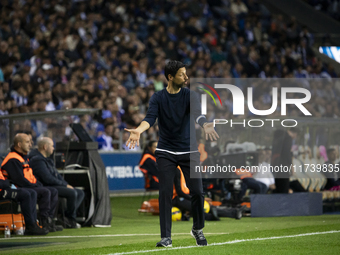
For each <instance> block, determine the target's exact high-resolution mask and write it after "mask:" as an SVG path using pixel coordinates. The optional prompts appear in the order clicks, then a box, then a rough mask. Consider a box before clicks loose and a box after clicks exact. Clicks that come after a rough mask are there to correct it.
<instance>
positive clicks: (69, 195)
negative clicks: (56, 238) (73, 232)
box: [53, 186, 85, 221]
mask: <svg viewBox="0 0 340 255" xmlns="http://www.w3.org/2000/svg"><path fill="white" fill-rule="evenodd" d="M53 188H55V189H57V190H58V194H59V197H62V198H66V200H67V205H66V206H67V209H66V211H65V216H66V217H67V218H69V219H72V220H74V221H75V220H76V216H77V209H78V207H79V206H80V204H81V202H82V201H83V199H84V196H85V194H84V191H82V190H80V189H76V188H74V189H69V188H67V187H62V186H53Z"/></svg>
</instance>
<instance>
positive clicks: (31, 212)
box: [0, 171, 48, 235]
mask: <svg viewBox="0 0 340 255" xmlns="http://www.w3.org/2000/svg"><path fill="white" fill-rule="evenodd" d="M5 199H11V200H13V201H15V202H19V203H20V207H21V212H22V215H23V216H24V220H25V226H26V229H25V235H46V234H48V231H47V230H46V229H45V228H39V226H38V225H37V216H36V215H37V212H36V204H37V193H36V192H35V191H34V190H30V189H25V188H18V189H12V188H11V186H10V182H9V180H7V179H6V178H5V177H4V176H3V174H2V172H1V171H0V201H1V200H5Z"/></svg>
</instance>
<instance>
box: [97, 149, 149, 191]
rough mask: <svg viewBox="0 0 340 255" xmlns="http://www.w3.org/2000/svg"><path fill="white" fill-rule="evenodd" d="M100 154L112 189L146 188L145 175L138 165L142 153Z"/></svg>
mask: <svg viewBox="0 0 340 255" xmlns="http://www.w3.org/2000/svg"><path fill="white" fill-rule="evenodd" d="M100 156H101V158H102V160H103V162H104V164H105V171H106V176H107V180H108V183H109V190H110V191H114V190H133V189H144V175H143V173H142V171H140V169H139V166H138V163H139V160H140V158H141V153H100Z"/></svg>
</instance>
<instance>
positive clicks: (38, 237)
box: [0, 233, 229, 241]
mask: <svg viewBox="0 0 340 255" xmlns="http://www.w3.org/2000/svg"><path fill="white" fill-rule="evenodd" d="M204 234H205V235H228V234H229V233H204ZM172 235H173V236H176V235H190V233H173V234H172ZM124 236H159V234H116V235H88V236H24V237H13V238H11V240H24V239H57V238H59V239H60V238H79V237H82V238H84V237H91V238H92V237H124ZM3 240H8V239H5V238H0V241H3Z"/></svg>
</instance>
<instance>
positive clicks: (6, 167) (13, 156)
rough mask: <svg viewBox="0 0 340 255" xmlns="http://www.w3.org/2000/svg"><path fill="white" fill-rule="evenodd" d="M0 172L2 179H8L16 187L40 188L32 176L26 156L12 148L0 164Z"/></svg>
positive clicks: (40, 185) (39, 184)
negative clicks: (0, 172)
mask: <svg viewBox="0 0 340 255" xmlns="http://www.w3.org/2000/svg"><path fill="white" fill-rule="evenodd" d="M1 171H2V173H3V175H4V177H5V178H6V179H7V178H8V179H10V180H11V182H12V183H13V184H14V185H15V186H17V187H26V188H30V187H42V184H41V183H40V182H39V181H38V180H37V179H36V178H35V176H34V175H33V171H32V168H31V167H30V166H29V164H28V158H27V155H24V154H21V153H19V152H17V151H16V150H15V149H14V148H12V150H11V152H10V153H8V155H7V156H6V158H5V159H4V161H3V162H2V163H1Z"/></svg>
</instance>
